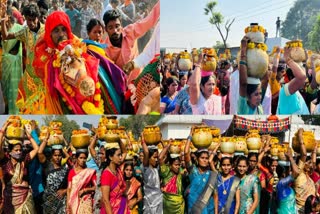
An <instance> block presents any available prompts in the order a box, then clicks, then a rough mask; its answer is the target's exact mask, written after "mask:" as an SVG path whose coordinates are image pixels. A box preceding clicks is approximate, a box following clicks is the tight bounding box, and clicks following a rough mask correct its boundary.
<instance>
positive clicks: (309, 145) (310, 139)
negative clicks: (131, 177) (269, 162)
mask: <svg viewBox="0 0 320 214" xmlns="http://www.w3.org/2000/svg"><path fill="white" fill-rule="evenodd" d="M302 137H303V142H304V145H305V147H306V150H307V152H312V151H313V149H314V147H315V146H316V141H315V138H314V134H313V132H312V131H304V132H303V134H302ZM292 148H293V150H294V151H295V152H297V153H300V144H299V141H298V132H296V133H295V136H294V137H293V138H292Z"/></svg>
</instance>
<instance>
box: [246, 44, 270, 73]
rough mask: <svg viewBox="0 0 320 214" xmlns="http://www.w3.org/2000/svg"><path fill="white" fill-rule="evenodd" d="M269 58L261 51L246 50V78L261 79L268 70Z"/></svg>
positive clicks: (255, 49)
mask: <svg viewBox="0 0 320 214" xmlns="http://www.w3.org/2000/svg"><path fill="white" fill-rule="evenodd" d="M268 64H269V56H268V54H267V53H266V52H265V51H263V50H261V49H257V48H254V49H248V50H247V67H248V71H247V72H248V76H250V77H255V78H259V79H261V78H263V77H264V75H265V74H266V72H267V70H268Z"/></svg>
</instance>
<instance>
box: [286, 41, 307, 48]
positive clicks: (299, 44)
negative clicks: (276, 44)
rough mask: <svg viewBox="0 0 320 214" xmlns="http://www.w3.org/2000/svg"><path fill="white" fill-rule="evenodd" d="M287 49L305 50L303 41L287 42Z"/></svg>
mask: <svg viewBox="0 0 320 214" xmlns="http://www.w3.org/2000/svg"><path fill="white" fill-rule="evenodd" d="M286 47H287V48H297V47H299V48H303V44H302V41H292V42H287V43H286Z"/></svg>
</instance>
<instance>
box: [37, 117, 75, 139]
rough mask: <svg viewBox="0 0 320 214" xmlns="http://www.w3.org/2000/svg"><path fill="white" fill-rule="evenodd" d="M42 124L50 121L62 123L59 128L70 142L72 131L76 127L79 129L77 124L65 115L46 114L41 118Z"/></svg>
mask: <svg viewBox="0 0 320 214" xmlns="http://www.w3.org/2000/svg"><path fill="white" fill-rule="evenodd" d="M42 120H43V122H44V124H45V125H46V126H49V124H50V122H51V121H58V122H61V123H62V127H61V130H62V131H63V136H64V138H65V139H66V140H67V142H70V140H71V135H72V131H73V130H76V129H80V126H79V124H78V123H77V122H76V121H74V120H69V119H68V117H67V116H66V115H55V116H53V115H48V116H45V117H43V118H42Z"/></svg>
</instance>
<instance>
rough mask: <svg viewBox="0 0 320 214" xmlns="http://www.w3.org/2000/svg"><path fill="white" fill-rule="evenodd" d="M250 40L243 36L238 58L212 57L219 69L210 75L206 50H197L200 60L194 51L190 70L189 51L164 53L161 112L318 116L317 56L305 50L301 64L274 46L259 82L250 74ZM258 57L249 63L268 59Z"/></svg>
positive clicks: (223, 55) (288, 53)
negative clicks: (184, 62) (184, 61)
mask: <svg viewBox="0 0 320 214" xmlns="http://www.w3.org/2000/svg"><path fill="white" fill-rule="evenodd" d="M249 40H250V39H249V38H248V37H244V38H243V40H242V41H241V48H240V51H239V52H238V55H237V56H231V55H229V57H226V56H225V54H224V53H222V52H221V54H220V56H218V55H217V54H214V55H211V56H210V57H216V64H217V66H216V69H214V70H212V71H210V72H208V71H207V70H204V69H203V68H202V66H203V64H205V60H206V59H205V58H206V57H207V56H208V54H206V53H204V51H203V50H205V49H206V48H204V49H200V50H196V51H197V52H198V54H197V55H196V56H195V55H194V50H192V52H191V53H188V54H189V56H190V60H191V62H192V66H191V67H190V69H188V70H185V69H182V68H179V59H180V56H182V55H185V53H186V52H187V50H185V51H182V52H180V53H165V54H163V56H162V68H161V76H162V81H161V104H160V111H161V113H164V114H215V115H219V114H230V115H233V114H260V115H263V114H265V115H270V114H288V115H289V114H318V113H319V107H320V105H319V100H320V99H319V96H320V93H319V90H318V83H317V82H316V71H317V69H316V67H315V66H314V65H315V60H316V57H315V55H311V54H308V51H307V50H305V55H306V59H305V60H304V61H303V62H302V64H299V63H297V62H295V61H294V60H292V57H291V56H292V55H291V54H290V51H291V50H292V48H290V47H285V48H284V49H280V48H279V47H274V51H273V52H271V53H269V55H270V58H269V59H270V60H269V64H268V66H267V71H266V75H264V76H263V77H262V78H260V80H259V79H258V80H257V79H255V78H251V77H250V76H249V75H248V73H249V72H248V70H249V69H248V63H249V62H248V61H249V59H248V58H249V57H248V58H247V51H248V50H249V49H250V48H251V49H252V47H251V45H252V44H254V43H250V41H249ZM259 45H261V46H263V45H264V44H259ZM259 47H260V46H259ZM263 47H266V46H263ZM227 50H228V49H227ZM229 51H230V50H229ZM198 55H199V56H198ZM221 56H222V57H221ZM266 56H267V55H266ZM251 57H253V56H252V54H251ZM254 57H256V59H251V62H250V63H252V61H254V60H256V61H257V63H258V62H259V61H260V60H261V61H264V60H266V59H264V58H263V59H259V56H258V55H257V56H254ZM308 61H309V62H310V63H311V64H308V63H307V62H308ZM307 64H308V66H307ZM252 66H254V65H252ZM251 69H252V68H251ZM256 72H258V71H256ZM287 103H292V105H290V106H289V105H287Z"/></svg>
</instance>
